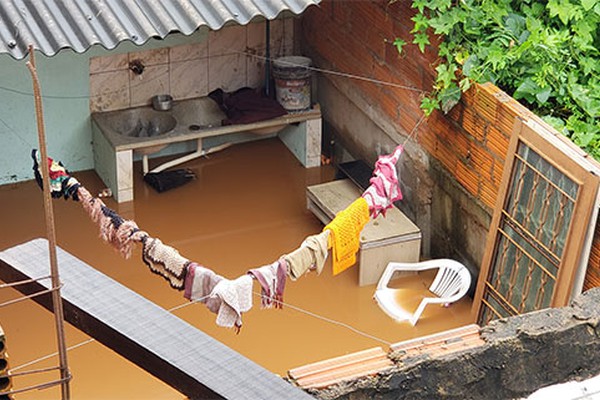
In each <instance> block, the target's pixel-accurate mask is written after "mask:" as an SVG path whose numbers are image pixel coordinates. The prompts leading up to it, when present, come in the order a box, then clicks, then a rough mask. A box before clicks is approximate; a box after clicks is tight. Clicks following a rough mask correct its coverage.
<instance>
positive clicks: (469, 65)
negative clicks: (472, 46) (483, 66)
mask: <svg viewBox="0 0 600 400" xmlns="http://www.w3.org/2000/svg"><path fill="white" fill-rule="evenodd" d="M478 66H479V57H477V54H472V55H470V56H469V58H467V61H465V63H464V64H463V68H462V73H463V75H464V76H472V75H473V74H472V72H473V70H474V68H476V67H478Z"/></svg>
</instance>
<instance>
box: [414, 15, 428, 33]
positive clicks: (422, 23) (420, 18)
mask: <svg viewBox="0 0 600 400" xmlns="http://www.w3.org/2000/svg"><path fill="white" fill-rule="evenodd" d="M411 21H413V22H414V24H415V25H414V27H413V28H412V30H411V31H410V33H415V32H423V31H426V30H427V28H429V19H427V17H426V16H425V15H423V14H421V13H419V14H416V15H415V16H414V17H412V18H411Z"/></svg>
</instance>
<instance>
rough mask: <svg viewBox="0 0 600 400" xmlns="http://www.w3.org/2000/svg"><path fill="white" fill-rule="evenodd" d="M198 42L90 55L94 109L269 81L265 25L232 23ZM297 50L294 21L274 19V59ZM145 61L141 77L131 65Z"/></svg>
mask: <svg viewBox="0 0 600 400" xmlns="http://www.w3.org/2000/svg"><path fill="white" fill-rule="evenodd" d="M199 37H201V39H200V40H199V41H198V43H196V44H187V45H181V46H176V47H165V48H159V49H152V50H141V51H137V52H130V53H123V54H115V55H110V56H104V57H93V58H90V110H91V111H92V112H97V111H113V110H120V109H125V108H129V107H137V106H142V105H147V104H150V99H151V98H152V96H154V95H156V94H170V95H171V96H173V98H174V99H175V100H182V99H189V98H194V97H200V96H206V95H207V94H208V93H209V92H211V91H212V90H214V89H217V88H221V89H223V90H225V91H233V90H236V89H239V88H241V87H244V86H250V87H259V86H262V84H263V79H264V63H265V61H264V58H261V57H264V55H265V49H266V46H265V43H266V41H265V23H264V22H257V23H251V24H249V25H246V26H239V25H235V26H228V27H225V28H222V29H220V30H218V31H210V32H208V34H207V35H199ZM292 54H294V19H293V18H285V19H278V20H275V21H271V57H272V58H276V57H280V56H284V55H292ZM133 60H140V61H141V62H142V64H143V65H144V70H143V73H142V74H141V75H138V74H136V73H134V72H133V71H131V70H130V69H129V64H130V63H131V62H132V61H133Z"/></svg>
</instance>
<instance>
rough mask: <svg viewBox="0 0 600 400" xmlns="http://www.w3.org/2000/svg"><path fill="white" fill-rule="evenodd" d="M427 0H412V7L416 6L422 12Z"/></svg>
mask: <svg viewBox="0 0 600 400" xmlns="http://www.w3.org/2000/svg"><path fill="white" fill-rule="evenodd" d="M427 3H429V1H428V0H414V1H413V3H412V8H416V9H417V10H419V12H420V13H421V14H422V13H423V10H424V9H425V7H427Z"/></svg>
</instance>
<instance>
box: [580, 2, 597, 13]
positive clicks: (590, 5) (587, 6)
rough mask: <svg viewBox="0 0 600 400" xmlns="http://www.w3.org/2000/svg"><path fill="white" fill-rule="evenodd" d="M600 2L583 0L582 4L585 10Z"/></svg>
mask: <svg viewBox="0 0 600 400" xmlns="http://www.w3.org/2000/svg"><path fill="white" fill-rule="evenodd" d="M597 4H598V0H581V6H582V7H583V9H584V10H585V11H590V10H591V9H592V7H594V6H595V5H597Z"/></svg>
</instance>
